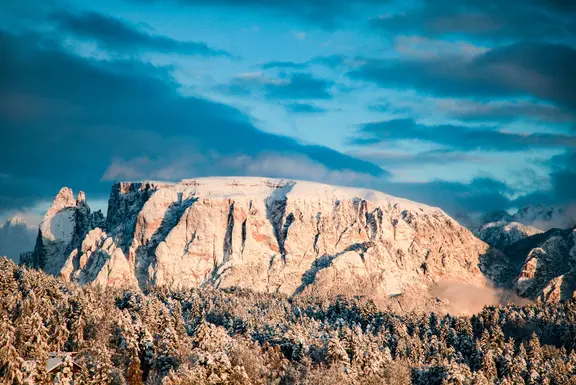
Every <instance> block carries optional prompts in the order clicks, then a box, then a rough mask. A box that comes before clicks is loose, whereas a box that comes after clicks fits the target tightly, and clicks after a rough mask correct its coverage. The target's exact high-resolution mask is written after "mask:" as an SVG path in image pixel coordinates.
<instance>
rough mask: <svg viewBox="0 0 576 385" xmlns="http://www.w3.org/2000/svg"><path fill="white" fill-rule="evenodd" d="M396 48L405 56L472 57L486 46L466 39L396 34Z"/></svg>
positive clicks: (485, 49)
mask: <svg viewBox="0 0 576 385" xmlns="http://www.w3.org/2000/svg"><path fill="white" fill-rule="evenodd" d="M394 49H395V51H396V52H397V53H399V54H400V55H402V56H404V57H414V58H422V59H434V58H439V57H446V56H463V57H472V56H476V55H478V54H481V53H484V52H486V51H487V50H488V48H486V47H482V46H477V45H474V44H472V43H470V42H466V41H447V40H440V39H431V38H428V37H423V36H403V35H400V36H396V37H395V38H394Z"/></svg>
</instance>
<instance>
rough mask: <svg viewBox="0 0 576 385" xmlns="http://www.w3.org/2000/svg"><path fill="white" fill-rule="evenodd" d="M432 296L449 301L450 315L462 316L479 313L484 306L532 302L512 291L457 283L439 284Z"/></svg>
mask: <svg viewBox="0 0 576 385" xmlns="http://www.w3.org/2000/svg"><path fill="white" fill-rule="evenodd" d="M431 294H432V295H433V296H435V297H438V298H441V299H443V300H447V301H448V312H449V313H451V314H462V315H464V314H475V313H478V312H480V311H481V310H482V308H483V307H484V306H498V305H503V304H506V303H510V302H511V303H514V304H516V305H527V304H529V303H530V302H531V301H530V300H528V299H526V298H522V297H519V296H518V295H516V294H515V293H513V292H511V291H510V290H505V289H500V288H494V287H488V286H476V285H473V284H469V283H464V282H455V281H443V282H439V283H438V284H436V285H435V286H434V287H432V289H431Z"/></svg>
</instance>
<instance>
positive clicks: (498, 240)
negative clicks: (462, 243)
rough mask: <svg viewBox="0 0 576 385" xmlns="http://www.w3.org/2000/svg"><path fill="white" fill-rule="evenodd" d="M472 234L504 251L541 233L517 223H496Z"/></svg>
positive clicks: (473, 230)
mask: <svg viewBox="0 0 576 385" xmlns="http://www.w3.org/2000/svg"><path fill="white" fill-rule="evenodd" d="M472 233H473V234H474V235H476V236H477V237H478V238H480V239H482V240H483V241H484V242H486V243H488V244H489V245H492V246H494V247H496V248H497V249H500V250H504V249H505V248H506V247H508V246H510V245H512V244H513V243H516V242H518V241H520V240H522V239H524V238H526V237H529V236H531V235H535V234H540V233H543V231H542V230H540V229H537V228H535V227H531V226H526V225H523V224H521V223H518V222H506V221H498V222H490V223H487V224H485V225H483V226H481V227H478V228H475V229H472Z"/></svg>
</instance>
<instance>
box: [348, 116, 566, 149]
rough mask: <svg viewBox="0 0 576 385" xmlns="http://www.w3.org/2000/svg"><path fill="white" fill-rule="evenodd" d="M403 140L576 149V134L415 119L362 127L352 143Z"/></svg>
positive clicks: (461, 146) (479, 146)
mask: <svg viewBox="0 0 576 385" xmlns="http://www.w3.org/2000/svg"><path fill="white" fill-rule="evenodd" d="M401 139H418V140H423V141H428V142H432V143H437V144H441V145H444V146H448V147H449V148H451V149H457V150H467V151H469V150H484V151H523V150H529V149H533V148H565V147H574V148H576V136H573V135H563V134H549V133H533V134H518V133H511V132H504V131H498V130H496V129H494V128H493V127H490V126H485V127H481V128H476V127H474V128H472V127H466V126H454V125H449V124H444V125H423V124H417V123H416V122H415V121H414V120H412V119H393V120H388V121H383V122H374V123H367V124H364V125H362V126H360V128H359V130H358V132H357V134H356V136H354V137H353V138H352V139H351V144H355V145H373V144H376V143H385V142H388V141H395V140H401Z"/></svg>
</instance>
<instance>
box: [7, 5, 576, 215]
mask: <svg viewBox="0 0 576 385" xmlns="http://www.w3.org/2000/svg"><path fill="white" fill-rule="evenodd" d="M0 14H1V15H2V16H0V37H1V40H0V41H1V43H2V44H1V45H0V51H2V52H1V54H2V57H4V58H7V60H4V61H3V62H2V63H0V69H1V70H2V73H3V76H2V77H0V84H2V87H0V98H1V99H0V100H2V108H0V128H1V129H2V136H3V140H2V141H1V144H0V217H7V216H9V215H12V214H14V213H16V212H28V213H31V212H33V213H39V212H41V211H42V210H43V208H44V207H45V206H46V204H47V202H49V201H50V200H51V198H52V196H53V195H55V193H56V192H57V191H58V189H59V187H61V186H63V185H68V186H71V187H73V188H74V189H76V190H79V189H82V190H85V191H86V193H87V195H88V198H89V200H91V201H92V202H95V203H96V206H98V207H101V206H105V201H106V197H107V194H108V192H109V188H110V185H111V183H113V182H114V181H116V180H126V179H128V180H133V179H162V180H178V179H181V178H184V177H194V176H206V175H262V176H273V177H286V178H300V179H311V180H317V181H322V182H327V183H334V184H341V185H354V186H363V187H369V188H374V189H379V190H382V191H385V192H388V193H391V194H395V195H400V196H404V197H407V198H410V199H415V200H419V201H423V202H426V203H429V204H433V205H437V206H440V207H442V208H444V209H445V210H446V211H448V212H449V213H451V214H454V215H460V214H462V213H472V212H484V211H488V210H493V209H512V208H514V207H518V206H520V205H523V204H557V205H569V204H572V203H573V201H574V199H575V198H576V192H575V191H576V190H575V189H574V188H573V187H574V186H576V166H574V162H573V160H574V158H575V156H574V151H573V150H574V147H576V136H575V135H574V128H575V124H574V123H575V121H576V93H575V91H574V90H575V89H576V73H575V72H574V70H573V68H576V50H575V47H576V38H575V34H576V6H575V5H574V3H573V2H571V1H565V0H522V1H520V0H509V1H496V0H483V1H480V0H462V1H458V2H456V1H449V0H437V1H431V0H424V1H410V2H406V1H402V2H399V1H398V2H395V1H392V0H378V1H377V0H361V1H344V0H307V1H305V0H293V1H279V0H215V1H208V0H174V1H154V0H118V1H111V0H107V1H106V0H104V1H100V2H94V1H88V0H75V1H61V0H50V1H42V2H40V1H33V0H18V1H17V0H8V1H7V2H3V3H2V5H0Z"/></svg>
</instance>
